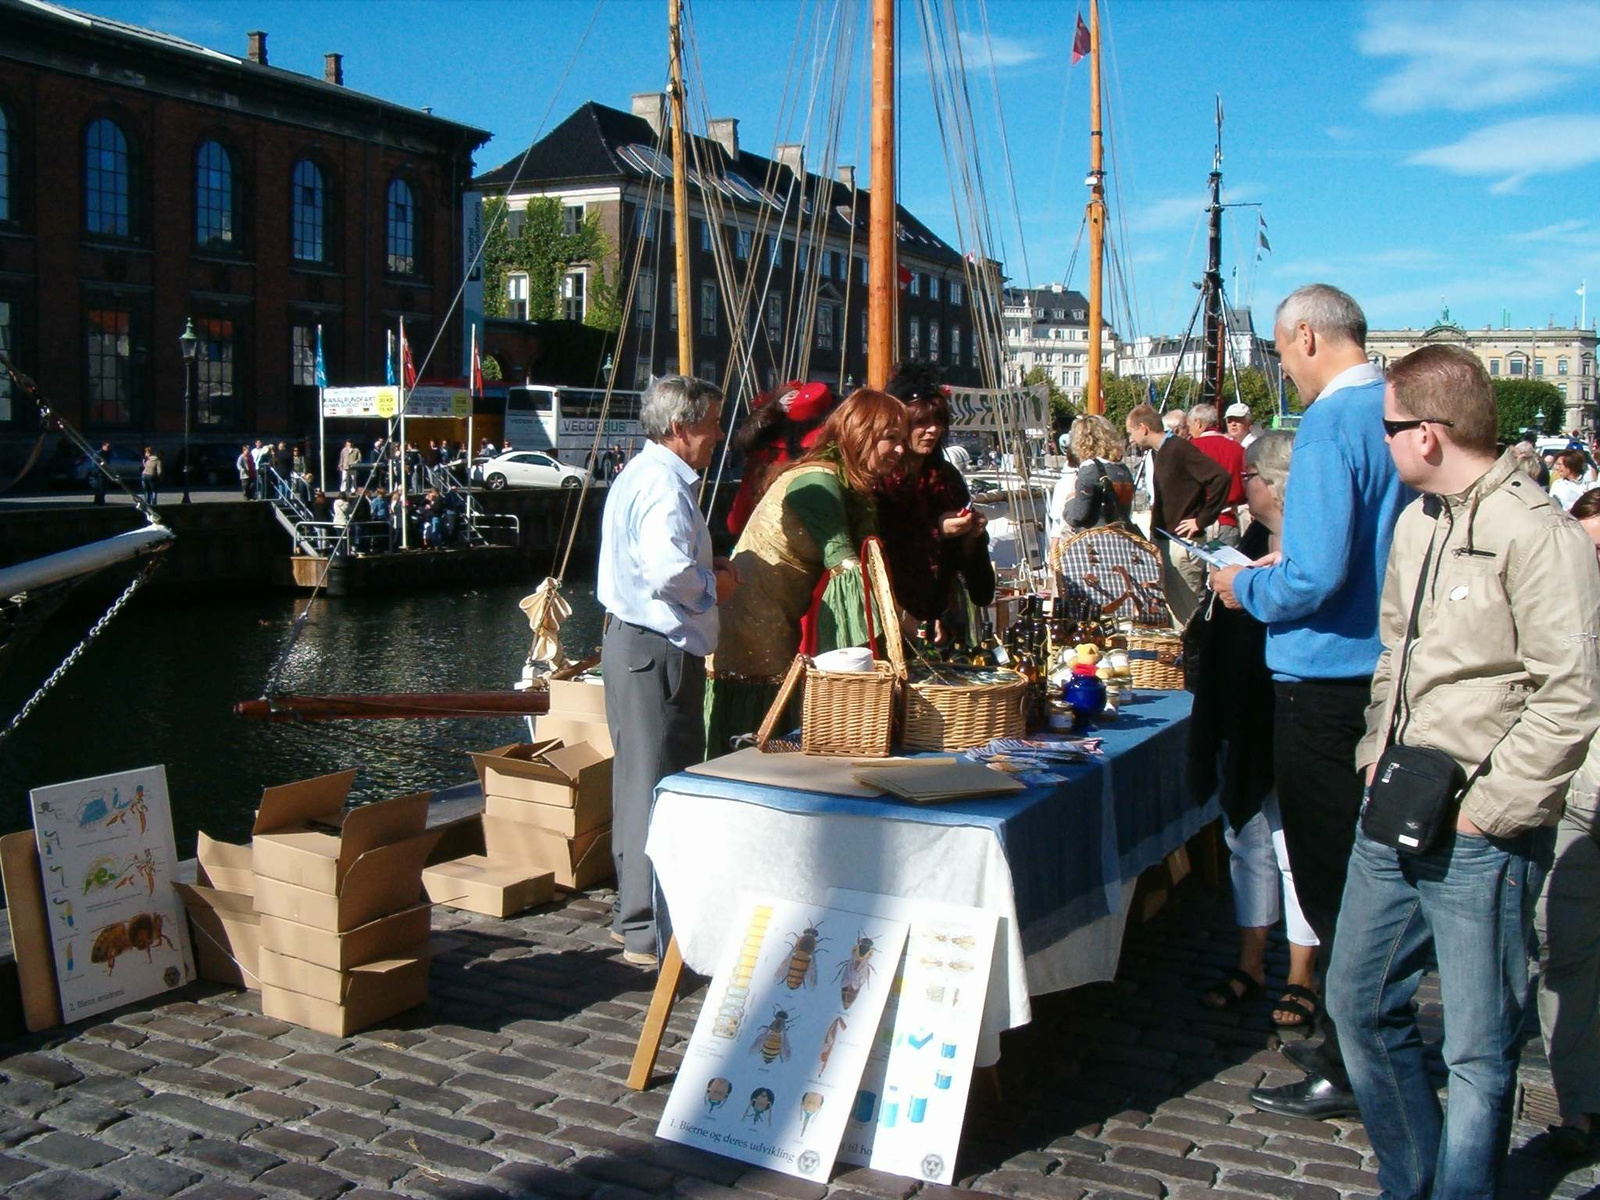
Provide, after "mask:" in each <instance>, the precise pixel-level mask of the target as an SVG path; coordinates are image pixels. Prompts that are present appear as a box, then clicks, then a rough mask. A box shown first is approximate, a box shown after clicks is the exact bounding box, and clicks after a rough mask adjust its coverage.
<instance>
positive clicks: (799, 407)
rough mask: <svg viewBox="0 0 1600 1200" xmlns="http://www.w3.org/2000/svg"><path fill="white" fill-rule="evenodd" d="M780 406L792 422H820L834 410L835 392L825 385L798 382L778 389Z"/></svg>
mask: <svg viewBox="0 0 1600 1200" xmlns="http://www.w3.org/2000/svg"><path fill="white" fill-rule="evenodd" d="M778 405H779V407H781V408H782V409H783V411H784V413H785V415H786V416H788V418H789V419H790V420H791V421H798V422H800V423H801V424H804V423H806V422H808V421H819V420H821V419H822V418H823V417H825V416H827V415H828V411H829V410H830V409H831V408H833V392H832V390H831V389H830V388H829V387H828V385H827V384H825V383H801V382H800V381H798V380H796V381H794V382H792V383H786V384H784V385H783V387H781V388H779V389H778Z"/></svg>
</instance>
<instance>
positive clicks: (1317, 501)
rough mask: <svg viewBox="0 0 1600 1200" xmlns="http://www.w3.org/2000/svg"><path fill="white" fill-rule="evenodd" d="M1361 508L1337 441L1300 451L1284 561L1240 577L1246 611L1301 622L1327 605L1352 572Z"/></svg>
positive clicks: (1286, 514) (1292, 476) (1287, 506)
mask: <svg viewBox="0 0 1600 1200" xmlns="http://www.w3.org/2000/svg"><path fill="white" fill-rule="evenodd" d="M1359 503H1360V500H1359V497H1358V495H1357V485H1356V480H1355V472H1354V470H1353V469H1352V467H1351V464H1350V462H1349V460H1348V459H1347V458H1346V456H1345V453H1344V448H1343V446H1342V445H1341V443H1340V442H1339V440H1338V439H1337V438H1319V439H1316V440H1313V441H1310V442H1308V443H1307V444H1305V445H1297V446H1296V447H1295V449H1294V458H1293V460H1292V463H1291V466H1290V471H1289V489H1288V495H1287V496H1286V498H1285V500H1284V505H1283V556H1282V558H1281V559H1280V560H1279V562H1278V564H1277V565H1276V566H1273V567H1264V568H1256V569H1252V570H1248V571H1240V572H1239V574H1238V575H1237V576H1236V577H1235V579H1234V583H1233V590H1234V594H1235V595H1236V596H1237V597H1238V598H1239V603H1240V604H1241V605H1243V606H1244V610H1245V611H1246V612H1248V613H1249V614H1250V615H1251V616H1252V617H1254V618H1255V619H1256V620H1258V621H1264V622H1268V623H1272V622H1276V621H1298V620H1301V619H1302V618H1304V617H1308V616H1310V615H1311V614H1312V613H1314V612H1316V611H1317V610H1318V609H1319V608H1321V607H1322V606H1323V605H1324V604H1325V603H1327V601H1328V599H1329V598H1330V597H1331V596H1332V595H1333V594H1334V593H1335V592H1337V591H1338V590H1339V588H1340V587H1341V586H1343V584H1344V581H1345V577H1346V576H1347V575H1348V574H1349V571H1350V555H1351V553H1352V546H1353V543H1354V539H1355V532H1356V524H1357V513H1356V508H1357V505H1358V504H1359Z"/></svg>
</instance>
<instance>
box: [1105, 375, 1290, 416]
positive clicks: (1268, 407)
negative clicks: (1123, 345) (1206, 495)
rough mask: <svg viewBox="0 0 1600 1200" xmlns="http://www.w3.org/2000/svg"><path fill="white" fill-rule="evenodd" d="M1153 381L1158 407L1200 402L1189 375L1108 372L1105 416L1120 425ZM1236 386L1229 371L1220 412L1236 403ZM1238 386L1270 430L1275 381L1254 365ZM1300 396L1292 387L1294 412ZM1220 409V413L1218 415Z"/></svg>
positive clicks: (1147, 397) (1195, 382) (1196, 383)
mask: <svg viewBox="0 0 1600 1200" xmlns="http://www.w3.org/2000/svg"><path fill="white" fill-rule="evenodd" d="M1152 382H1154V384H1155V395H1156V398H1155V401H1154V403H1155V405H1156V407H1157V408H1161V407H1163V404H1162V401H1163V400H1165V407H1166V408H1182V409H1187V408H1189V406H1190V405H1192V404H1196V403H1198V402H1199V399H1200V382H1199V380H1197V379H1192V378H1190V377H1189V376H1187V375H1179V376H1178V377H1177V378H1176V379H1174V378H1173V377H1172V376H1170V375H1168V376H1163V377H1162V378H1160V379H1157V380H1154V381H1151V380H1149V379H1146V378H1145V377H1144V376H1142V375H1125V376H1122V375H1108V376H1106V379H1105V397H1106V417H1107V418H1108V419H1109V420H1110V421H1111V423H1112V424H1113V425H1116V426H1118V427H1121V426H1122V425H1123V424H1125V423H1126V421H1127V419H1128V414H1129V413H1130V412H1132V411H1133V409H1134V407H1135V406H1137V405H1140V404H1144V403H1145V402H1146V401H1149V400H1150V385H1151V383H1152ZM1233 388H1234V378H1233V374H1232V373H1231V372H1230V373H1229V375H1228V394H1227V395H1226V396H1224V397H1223V399H1222V403H1221V404H1219V405H1218V406H1217V407H1218V409H1219V410H1221V412H1225V411H1226V410H1227V407H1228V405H1230V404H1232V403H1233V402H1234V398H1235V397H1234V391H1233ZM1238 389H1239V390H1238V398H1239V399H1241V400H1243V401H1244V402H1245V403H1246V404H1248V405H1249V406H1250V415H1251V418H1252V419H1253V420H1254V421H1255V423H1256V428H1258V429H1270V428H1271V427H1272V418H1273V417H1274V416H1276V415H1277V412H1278V397H1277V393H1276V391H1275V390H1274V388H1273V384H1272V381H1271V380H1270V379H1268V378H1267V376H1266V374H1265V373H1264V372H1262V371H1258V370H1255V369H1254V368H1251V369H1248V370H1244V371H1240V372H1239V381H1238ZM1298 399H1299V397H1298V395H1297V394H1296V393H1295V391H1294V389H1293V387H1291V388H1290V390H1289V409H1290V411H1291V412H1298V411H1299V408H1298V406H1297V405H1298ZM1221 412H1219V413H1218V415H1219V416H1220V415H1221Z"/></svg>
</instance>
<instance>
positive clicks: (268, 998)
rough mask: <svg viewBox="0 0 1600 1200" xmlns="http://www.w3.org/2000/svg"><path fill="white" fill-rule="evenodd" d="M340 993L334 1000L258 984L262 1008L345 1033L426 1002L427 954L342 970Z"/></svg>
mask: <svg viewBox="0 0 1600 1200" xmlns="http://www.w3.org/2000/svg"><path fill="white" fill-rule="evenodd" d="M269 953H270V952H269ZM268 969H269V970H271V969H274V968H268ZM340 996H341V999H340V1000H339V1001H338V1002H334V1001H330V1000H323V999H320V998H318V997H316V996H310V995H307V994H306V993H304V992H296V991H291V990H289V989H288V988H284V987H279V986H277V985H275V984H266V985H264V986H263V987H262V989H261V1011H262V1013H263V1014H264V1015H266V1016H269V1017H272V1018H274V1019H276V1020H279V1021H292V1022H294V1023H295V1024H296V1025H304V1026H305V1027H306V1028H307V1029H314V1030H316V1031H317V1032H318V1033H326V1034H328V1035H329V1036H331V1037H348V1036H349V1035H350V1034H352V1033H357V1032H359V1031H360V1030H363V1029H366V1028H368V1027H369V1026H372V1025H376V1024H377V1023H378V1022H379V1021H386V1020H388V1019H389V1018H390V1017H392V1016H395V1015H396V1014H398V1013H403V1012H405V1011H406V1010H407V1009H408V1008H415V1007H416V1006H417V1005H419V1004H422V1003H425V1002H426V1001H427V999H428V959H427V957H426V956H425V955H423V956H420V957H409V958H391V959H384V960H383V961H381V962H375V963H367V964H365V965H363V966H359V967H356V968H354V969H353V970H350V971H347V972H343V973H342V983H341V991H340Z"/></svg>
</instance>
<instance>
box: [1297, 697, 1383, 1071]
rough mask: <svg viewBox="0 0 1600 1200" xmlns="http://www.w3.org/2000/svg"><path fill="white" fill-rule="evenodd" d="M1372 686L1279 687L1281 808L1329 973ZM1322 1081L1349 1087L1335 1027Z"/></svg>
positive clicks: (1300, 892) (1306, 909)
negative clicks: (1358, 754) (1358, 756)
mask: <svg viewBox="0 0 1600 1200" xmlns="http://www.w3.org/2000/svg"><path fill="white" fill-rule="evenodd" d="M1371 684H1372V681H1371V680H1370V679H1309V680H1301V681H1300V682H1297V683H1285V682H1282V681H1280V682H1279V683H1278V684H1277V685H1276V690H1277V708H1276V712H1275V715H1274V721H1273V724H1274V729H1273V733H1274V737H1275V740H1276V747H1275V749H1276V760H1275V763H1276V776H1277V785H1278V808H1279V811H1280V812H1281V814H1282V817H1283V840H1284V843H1285V845H1286V846H1287V848H1288V851H1289V867H1290V869H1291V870H1292V871H1293V872H1294V891H1295V896H1296V897H1297V898H1298V899H1299V901H1300V911H1301V912H1303V913H1305V917H1306V921H1307V922H1308V923H1309V924H1310V926H1311V928H1312V930H1313V931H1315V933H1316V935H1317V940H1318V941H1320V942H1321V943H1322V948H1321V952H1320V958H1321V960H1322V963H1323V966H1324V969H1326V966H1327V963H1328V960H1329V958H1330V957H1331V956H1332V954H1333V939H1334V934H1335V932H1336V931H1337V929H1338V924H1339V902H1340V900H1341V899H1342V898H1343V896H1344V877H1345V874H1346V872H1347V871H1348V870H1349V868H1350V851H1351V848H1352V847H1353V846H1354V845H1355V837H1356V821H1357V819H1358V817H1359V816H1360V813H1361V795H1362V792H1363V790H1364V788H1365V780H1363V779H1362V778H1361V775H1360V773H1359V772H1358V771H1357V770H1356V765H1355V758H1356V746H1357V744H1358V743H1359V742H1360V741H1361V738H1362V735H1363V734H1364V733H1365V732H1366V727H1367V726H1366V709H1367V702H1368V700H1369V699H1370V697H1371V694H1372V688H1371ZM1321 1024H1322V1026H1323V1027H1324V1029H1325V1031H1326V1033H1327V1038H1326V1040H1325V1041H1324V1043H1323V1050H1322V1056H1321V1057H1322V1062H1323V1074H1324V1075H1326V1076H1327V1077H1328V1078H1329V1079H1330V1080H1332V1081H1333V1082H1334V1083H1336V1084H1338V1085H1339V1086H1341V1087H1345V1088H1348V1087H1349V1081H1348V1079H1347V1078H1346V1076H1345V1072H1344V1060H1343V1058H1342V1056H1341V1055H1340V1054H1339V1040H1338V1036H1337V1034H1336V1032H1335V1030H1334V1028H1333V1023H1332V1022H1331V1021H1328V1020H1327V1019H1326V1017H1324V1018H1323V1020H1322V1022H1321Z"/></svg>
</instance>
